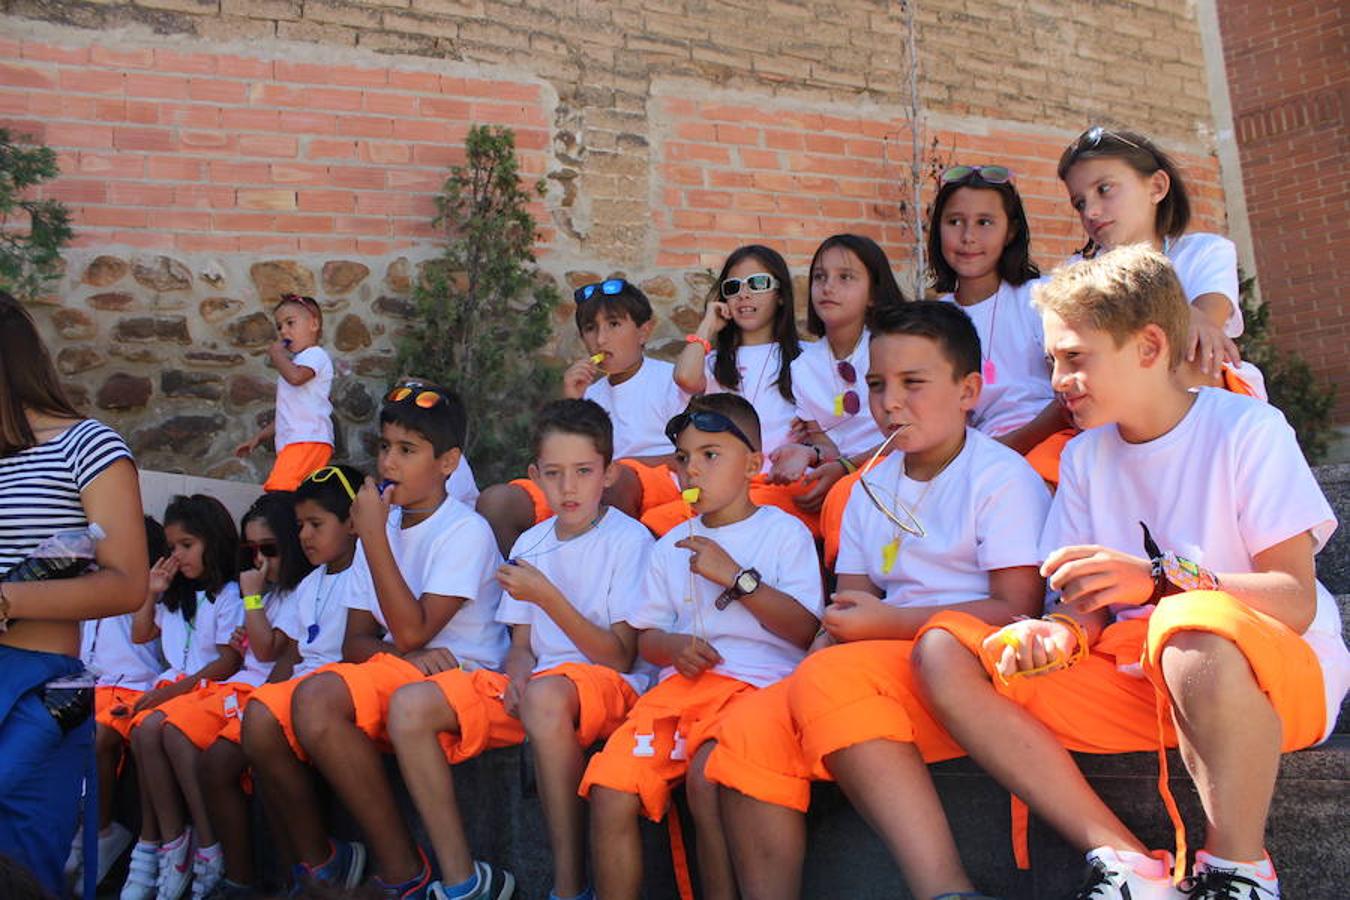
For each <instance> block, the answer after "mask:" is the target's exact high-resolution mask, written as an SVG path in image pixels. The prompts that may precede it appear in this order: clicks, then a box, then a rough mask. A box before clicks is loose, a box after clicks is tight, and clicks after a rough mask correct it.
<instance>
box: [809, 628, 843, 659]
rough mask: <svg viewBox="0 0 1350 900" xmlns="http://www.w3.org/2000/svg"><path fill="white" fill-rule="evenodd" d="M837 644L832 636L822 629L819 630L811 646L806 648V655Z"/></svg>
mask: <svg viewBox="0 0 1350 900" xmlns="http://www.w3.org/2000/svg"><path fill="white" fill-rule="evenodd" d="M837 643H839V642H838V641H836V640H835V639H834V636H833V635H831V634H830V633H829V632H828V631H826V630H825V629H824V628H821V629H820V633H819V634H817V635H816V637H815V640H813V641H811V646H810V647H807V648H806V655H807V656H810V655H811V654H812V653H815V652H816V651H817V650H824V649H825V648H826V647H833V646H834V645H835V644H837Z"/></svg>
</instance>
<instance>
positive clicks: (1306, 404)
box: [1237, 273, 1336, 465]
mask: <svg viewBox="0 0 1350 900" xmlns="http://www.w3.org/2000/svg"><path fill="white" fill-rule="evenodd" d="M1239 275H1240V277H1241V279H1242V280H1241V285H1240V289H1239V295H1240V296H1241V303H1242V316H1243V319H1244V322H1245V329H1244V331H1243V334H1242V337H1240V338H1238V341H1237V344H1238V348H1239V349H1240V350H1241V351H1242V358H1243V359H1245V360H1247V361H1249V362H1251V363H1252V364H1253V365H1255V366H1256V367H1257V368H1258V369H1260V370H1261V374H1262V375H1264V376H1265V379H1266V390H1267V391H1268V392H1269V394H1270V402H1271V404H1272V405H1274V406H1277V407H1279V409H1280V410H1281V411H1282V412H1283V413H1284V415H1285V418H1287V419H1288V420H1289V424H1290V425H1292V426H1293V428H1294V433H1295V434H1296V435H1298V444H1299V447H1301V448H1302V449H1303V455H1304V456H1305V457H1307V459H1308V462H1309V463H1311V464H1313V465H1316V464H1317V463H1318V462H1320V461H1321V460H1322V459H1324V458H1325V457H1326V454H1327V448H1328V446H1329V445H1330V442H1331V435H1332V431H1333V428H1332V423H1331V409H1332V407H1333V406H1334V405H1335V403H1336V386H1335V385H1328V384H1324V383H1322V382H1320V381H1318V380H1317V378H1316V376H1314V375H1313V371H1312V369H1311V368H1310V367H1309V366H1308V363H1307V362H1306V361H1304V359H1303V357H1301V356H1299V355H1298V354H1297V353H1294V352H1292V351H1285V350H1281V349H1280V348H1278V347H1277V346H1275V341H1274V339H1273V337H1272V335H1271V333H1270V305H1269V304H1267V303H1260V302H1258V301H1257V299H1256V291H1255V289H1254V288H1255V285H1256V279H1255V278H1252V277H1248V276H1244V275H1241V273H1239Z"/></svg>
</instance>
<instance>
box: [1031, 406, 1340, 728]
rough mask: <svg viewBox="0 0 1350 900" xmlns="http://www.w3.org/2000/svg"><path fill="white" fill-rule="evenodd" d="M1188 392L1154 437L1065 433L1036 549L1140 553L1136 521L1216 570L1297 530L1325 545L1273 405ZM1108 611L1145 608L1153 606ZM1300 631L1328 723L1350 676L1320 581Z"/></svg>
mask: <svg viewBox="0 0 1350 900" xmlns="http://www.w3.org/2000/svg"><path fill="white" fill-rule="evenodd" d="M1196 393H1197V395H1198V396H1197V397H1196V399H1195V403H1194V405H1193V406H1192V407H1191V409H1190V411H1189V412H1188V413H1187V414H1186V416H1185V418H1183V419H1182V420H1181V422H1179V423H1178V424H1177V425H1176V427H1175V428H1173V429H1172V430H1171V431H1169V432H1168V433H1167V434H1165V435H1163V436H1162V437H1160V438H1157V439H1155V440H1152V441H1148V442H1147V443H1143V444H1129V443H1126V442H1125V441H1124V440H1123V439H1122V438H1121V437H1120V432H1119V430H1118V429H1117V428H1116V427H1115V426H1114V425H1108V426H1104V427H1102V428H1094V429H1092V430H1090V431H1085V432H1083V433H1082V434H1080V435H1078V436H1077V437H1075V438H1074V439H1073V440H1072V441H1070V442H1069V443H1068V445H1067V446H1066V447H1065V448H1064V455H1063V456H1062V457H1061V458H1060V470H1059V471H1060V481H1059V490H1058V492H1057V493H1056V494H1055V500H1054V503H1053V505H1052V506H1051V510H1050V517H1049V518H1048V519H1047V520H1046V524H1045V533H1044V535H1043V536H1042V540H1041V549H1042V550H1043V551H1045V552H1047V553H1049V552H1051V551H1053V550H1055V549H1057V548H1059V547H1064V546H1070V545H1075V544H1100V545H1103V546H1106V547H1111V548H1114V549H1116V550H1120V551H1121V552H1124V553H1130V554H1133V555H1135V556H1144V555H1145V552H1144V539H1143V531H1142V529H1141V528H1140V527H1139V523H1140V522H1144V523H1146V524H1147V525H1148V527H1149V531H1150V532H1151V533H1152V534H1153V538H1154V540H1155V541H1157V543H1158V546H1159V547H1160V548H1162V549H1163V550H1170V551H1172V552H1173V553H1175V554H1177V555H1178V556H1181V557H1184V558H1186V559H1191V560H1194V561H1195V562H1197V563H1199V564H1200V565H1202V566H1204V567H1206V568H1208V569H1211V570H1213V571H1214V572H1216V573H1218V574H1219V576H1220V578H1222V576H1223V574H1224V573H1226V572H1232V573H1238V572H1241V573H1245V572H1252V571H1255V566H1254V563H1253V557H1254V556H1255V555H1256V554H1258V553H1260V552H1262V551H1264V550H1268V549H1269V548H1271V547H1273V546H1275V545H1276V544H1279V543H1281V542H1283V541H1286V540H1288V539H1289V538H1291V537H1294V536H1295V535H1298V534H1302V533H1303V532H1305V531H1308V532H1311V533H1312V536H1313V539H1314V541H1315V551H1319V550H1321V549H1322V547H1324V546H1325V545H1326V542H1327V540H1328V538H1330V537H1331V533H1332V532H1333V531H1335V530H1336V517H1335V515H1334V514H1333V513H1332V511H1331V507H1330V506H1329V505H1328V504H1327V500H1326V497H1324V496H1323V495H1322V491H1321V488H1319V487H1318V485H1317V480H1316V479H1315V478H1314V477H1313V474H1312V470H1310V469H1309V468H1308V464H1307V462H1305V461H1304V459H1303V454H1302V452H1301V451H1300V450H1299V448H1298V442H1297V441H1296V440H1295V438H1294V431H1293V429H1292V428H1290V427H1289V424H1288V423H1287V422H1286V421H1285V419H1284V415H1283V414H1282V413H1281V412H1280V411H1279V410H1278V409H1276V408H1275V407H1273V406H1269V405H1267V404H1265V403H1261V402H1259V401H1256V400H1253V399H1252V398H1250V397H1244V396H1241V395H1238V394H1233V393H1229V392H1228V391H1224V390H1219V389H1215V388H1200V389H1198V390H1197V392H1196ZM1113 611H1114V612H1116V613H1117V616H1118V617H1124V616H1129V615H1137V616H1147V615H1149V614H1151V613H1152V611H1153V607H1151V606H1143V607H1123V608H1120V609H1113ZM1303 638H1304V640H1306V641H1307V642H1308V644H1309V646H1311V647H1312V649H1313V651H1314V652H1315V653H1316V654H1317V658H1318V660H1319V661H1320V662H1321V664H1322V677H1323V684H1324V688H1325V690H1326V701H1327V732H1328V733H1329V732H1330V731H1331V729H1332V727H1333V726H1334V725H1335V722H1336V717H1337V715H1338V714H1339V712H1340V703H1341V698H1342V697H1343V696H1344V695H1345V692H1346V688H1347V686H1350V652H1347V650H1346V647H1345V642H1344V641H1343V640H1342V638H1341V617H1340V613H1339V611H1338V610H1337V608H1336V602H1335V600H1334V599H1333V598H1332V596H1331V594H1330V592H1328V591H1327V589H1326V588H1325V587H1323V586H1322V585H1321V583H1318V585H1317V614H1316V617H1315V618H1314V620H1313V623H1312V625H1311V626H1310V627H1309V628H1308V630H1307V632H1305V633H1304V635H1303Z"/></svg>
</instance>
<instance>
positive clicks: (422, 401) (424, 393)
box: [344, 384, 445, 483]
mask: <svg viewBox="0 0 1350 900" xmlns="http://www.w3.org/2000/svg"><path fill="white" fill-rule="evenodd" d="M444 399H445V397H444V396H442V395H441V393H440V392H439V391H433V390H429V389H427V388H424V387H423V386H422V385H420V384H401V385H399V386H398V387H396V388H394V389H393V390H392V391H390V392H389V393H387V394H385V395H384V400H385V402H386V403H406V402H412V403H414V404H416V405H417V406H420V407H421V408H422V409H431V408H432V407H433V406H435V405H436V404H437V403H440V402H441V401H442V400H444ZM344 483H345V482H344Z"/></svg>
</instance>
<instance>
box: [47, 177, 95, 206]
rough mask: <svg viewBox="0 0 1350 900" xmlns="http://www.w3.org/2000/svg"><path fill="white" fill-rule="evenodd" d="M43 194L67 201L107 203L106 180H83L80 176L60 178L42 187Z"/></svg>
mask: <svg viewBox="0 0 1350 900" xmlns="http://www.w3.org/2000/svg"><path fill="white" fill-rule="evenodd" d="M42 196H44V197H47V198H50V199H54V200H61V201H64V202H66V203H106V202H107V199H108V183H107V182H106V181H102V180H99V181H82V180H80V179H78V178H58V179H56V180H55V181H52V182H49V183H48V184H46V185H43V187H42Z"/></svg>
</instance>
